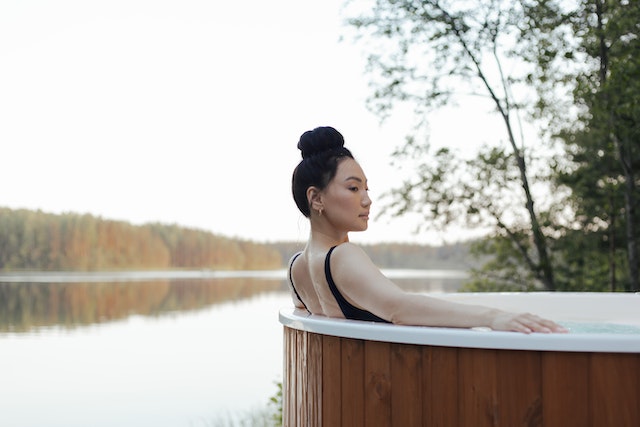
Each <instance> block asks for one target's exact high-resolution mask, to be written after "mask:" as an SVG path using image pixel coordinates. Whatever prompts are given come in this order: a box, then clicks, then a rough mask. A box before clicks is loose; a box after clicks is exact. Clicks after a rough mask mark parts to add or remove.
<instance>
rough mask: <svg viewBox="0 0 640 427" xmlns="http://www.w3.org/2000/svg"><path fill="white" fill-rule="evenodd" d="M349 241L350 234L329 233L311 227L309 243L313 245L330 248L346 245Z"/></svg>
mask: <svg viewBox="0 0 640 427" xmlns="http://www.w3.org/2000/svg"><path fill="white" fill-rule="evenodd" d="M348 241H349V234H348V233H336V232H327V231H326V230H320V229H318V228H317V227H313V226H312V227H311V233H310V236H309V243H310V244H311V245H314V246H315V245H318V246H322V247H324V248H330V247H333V246H337V245H339V244H341V243H346V242H348Z"/></svg>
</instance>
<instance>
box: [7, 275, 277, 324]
mask: <svg viewBox="0 0 640 427" xmlns="http://www.w3.org/2000/svg"><path fill="white" fill-rule="evenodd" d="M285 289H286V283H285V281H284V280H273V279H271V278H266V279H264V278H252V277H238V278H226V279H178V280H154V281H138V282H109V283H100V282H97V283H93V282H91V283H0V332H27V331H31V330H33V329H35V328H40V327H47V326H64V327H76V326H80V325H90V324H95V323H102V322H110V321H114V320H119V319H124V318H126V317H129V316H131V315H143V316H160V315H163V314H167V313H173V312H177V311H181V312H182V311H192V310H199V309H202V308H205V307H209V306H212V305H215V304H220V303H223V302H227V301H237V300H242V299H247V298H249V297H252V296H254V295H258V294H260V293H264V292H272V291H279V290H285Z"/></svg>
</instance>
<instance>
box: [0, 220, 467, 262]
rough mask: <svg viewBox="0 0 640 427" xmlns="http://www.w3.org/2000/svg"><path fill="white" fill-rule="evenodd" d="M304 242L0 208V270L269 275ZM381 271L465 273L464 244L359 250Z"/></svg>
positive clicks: (378, 246)
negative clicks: (260, 272)
mask: <svg viewBox="0 0 640 427" xmlns="http://www.w3.org/2000/svg"><path fill="white" fill-rule="evenodd" d="M303 247H304V243H301V242H275V243H258V242H253V241H247V240H240V239H234V238H230V237H226V236H222V235H219V234H214V233H211V232H209V231H205V230H198V229H192V228H186V227H181V226H179V225H175V224H173V225H166V224H159V223H153V224H143V225H133V224H131V223H129V222H125V221H114V220H109V219H104V218H100V217H96V216H92V215H89V214H78V213H64V214H51V213H45V212H42V211H33V210H27V209H17V210H12V209H9V208H0V271H20V270H39V271H105V270H153V269H155V270H167V269H212V270H271V269H281V268H284V267H286V265H287V262H288V261H289V258H290V257H291V256H292V255H293V254H294V253H295V252H297V251H299V250H301V249H302V248H303ZM363 248H364V250H365V251H366V252H367V253H368V254H369V255H370V256H371V258H372V259H373V261H374V262H375V263H376V264H377V265H379V266H380V267H381V268H423V269H428V268H434V269H456V270H460V269H467V268H469V266H470V265H472V261H471V260H470V256H469V245H468V244H466V243H457V244H453V245H446V246H441V247H432V246H423V245H409V244H400V243H384V244H376V245H364V246H363Z"/></svg>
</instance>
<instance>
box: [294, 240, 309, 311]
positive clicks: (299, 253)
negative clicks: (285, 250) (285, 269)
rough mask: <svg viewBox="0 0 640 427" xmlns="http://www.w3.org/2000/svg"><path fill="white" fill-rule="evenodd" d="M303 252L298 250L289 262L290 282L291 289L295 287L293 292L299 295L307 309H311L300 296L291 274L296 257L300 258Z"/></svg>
mask: <svg viewBox="0 0 640 427" xmlns="http://www.w3.org/2000/svg"><path fill="white" fill-rule="evenodd" d="M301 254H302V252H298V253H297V254H295V255H294V256H293V259H292V260H291V264H289V283H291V289H293V292H295V293H296V297H298V300H299V301H300V302H301V303H302V305H304V308H305V309H306V310H307V311H309V309H308V308H307V304H305V303H304V301H302V298H300V294H299V293H298V291H297V290H296V287H295V286H294V285H293V275H292V274H291V271H292V270H293V263H294V262H295V260H296V259H298V257H299V256H300V255H301ZM309 313H311V312H310V311H309Z"/></svg>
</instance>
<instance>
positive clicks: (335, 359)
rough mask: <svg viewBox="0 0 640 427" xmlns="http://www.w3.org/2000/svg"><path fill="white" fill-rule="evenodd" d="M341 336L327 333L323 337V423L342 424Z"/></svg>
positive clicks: (334, 425) (332, 426)
mask: <svg viewBox="0 0 640 427" xmlns="http://www.w3.org/2000/svg"><path fill="white" fill-rule="evenodd" d="M340 347H341V345H340V338H338V337H332V336H329V335H325V336H323V338H322V425H323V426H326V427H339V426H340V425H341V410H340V408H341V407H342V393H341V388H340V383H341V381H340V371H341V363H342V358H341V354H340Z"/></svg>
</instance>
